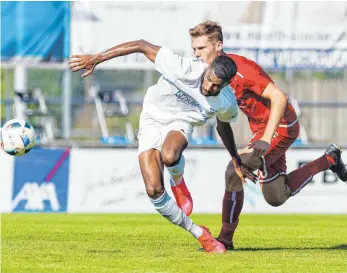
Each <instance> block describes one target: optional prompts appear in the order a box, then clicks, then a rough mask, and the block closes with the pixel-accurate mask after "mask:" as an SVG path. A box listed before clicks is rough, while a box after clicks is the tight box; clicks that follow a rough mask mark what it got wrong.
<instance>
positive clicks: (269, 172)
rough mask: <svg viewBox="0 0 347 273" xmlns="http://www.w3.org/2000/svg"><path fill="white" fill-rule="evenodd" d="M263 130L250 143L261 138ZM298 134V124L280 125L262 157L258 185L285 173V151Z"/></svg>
mask: <svg viewBox="0 0 347 273" xmlns="http://www.w3.org/2000/svg"><path fill="white" fill-rule="evenodd" d="M264 132H265V129H264V130H260V131H258V132H257V133H255V135H253V138H252V139H251V141H250V143H253V142H255V141H256V140H259V139H261V138H262V136H263V134H264ZM299 133H300V125H299V122H296V123H295V124H293V125H280V126H279V127H278V129H277V131H276V133H275V134H274V136H273V138H272V141H271V146H270V149H269V150H268V152H267V153H266V154H265V156H262V157H261V159H262V166H261V167H260V168H259V170H258V177H259V182H260V183H269V182H271V181H273V180H274V179H276V178H277V177H278V176H280V175H281V174H286V173H287V163H286V151H287V150H288V148H289V147H290V146H291V145H292V144H293V143H294V141H295V140H296V139H297V137H298V136H299Z"/></svg>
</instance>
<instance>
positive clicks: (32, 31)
mask: <svg viewBox="0 0 347 273" xmlns="http://www.w3.org/2000/svg"><path fill="white" fill-rule="evenodd" d="M69 55H70V3H69V2H64V1H43V2H30V1H28V2H27V1H25V2H24V1H14V2H1V61H10V60H11V59H12V58H15V57H16V58H18V57H20V58H23V57H27V58H28V57H30V58H35V59H38V60H40V61H52V62H61V61H63V60H64V59H66V58H68V57H69Z"/></svg>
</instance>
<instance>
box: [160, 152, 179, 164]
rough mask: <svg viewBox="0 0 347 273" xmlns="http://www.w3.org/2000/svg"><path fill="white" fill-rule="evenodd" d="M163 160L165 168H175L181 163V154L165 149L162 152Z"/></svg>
mask: <svg viewBox="0 0 347 273" xmlns="http://www.w3.org/2000/svg"><path fill="white" fill-rule="evenodd" d="M161 160H162V161H163V163H164V165H165V166H168V167H171V166H175V165H176V164H177V163H178V162H179V161H180V153H179V152H176V151H175V150H173V149H165V150H162V151H161Z"/></svg>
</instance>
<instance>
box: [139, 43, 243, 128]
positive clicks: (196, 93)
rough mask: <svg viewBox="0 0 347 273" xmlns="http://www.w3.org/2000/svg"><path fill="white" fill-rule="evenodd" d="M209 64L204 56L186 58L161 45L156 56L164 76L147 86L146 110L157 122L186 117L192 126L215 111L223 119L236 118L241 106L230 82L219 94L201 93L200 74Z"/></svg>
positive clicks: (144, 103)
mask: <svg viewBox="0 0 347 273" xmlns="http://www.w3.org/2000/svg"><path fill="white" fill-rule="evenodd" d="M207 66H208V65H207V64H205V63H204V62H202V61H201V60H198V59H191V58H183V57H181V56H179V55H177V54H174V53H173V52H172V51H171V50H169V49H167V48H164V47H162V48H161V49H160V50H159V52H158V54H157V56H156V59H155V68H156V70H157V71H158V72H160V73H161V74H162V76H161V77H160V79H159V80H158V83H157V84H156V85H154V86H151V87H149V88H148V90H147V94H146V96H145V98H144V102H143V114H145V115H146V116H149V117H151V118H153V119H155V120H156V121H158V122H163V123H167V122H171V121H185V122H188V123H190V124H191V125H193V126H196V125H202V124H204V123H206V121H207V120H208V119H210V118H212V117H213V116H215V115H217V116H218V118H219V119H220V120H221V121H224V122H233V121H235V120H236V117H237V114H238V106H237V102H236V98H235V96H234V92H233V90H232V88H231V87H230V86H229V85H228V86H226V87H224V88H223V89H222V90H221V92H220V94H219V95H218V96H209V97H206V96H204V95H203V94H201V91H200V86H201V81H202V79H201V77H202V75H203V73H204V71H205V69H206V67H207Z"/></svg>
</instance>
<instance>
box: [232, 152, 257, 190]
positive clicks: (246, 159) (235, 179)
mask: <svg viewBox="0 0 347 273" xmlns="http://www.w3.org/2000/svg"><path fill="white" fill-rule="evenodd" d="M252 152H253V149H249V148H248V147H246V148H244V149H243V150H242V151H241V152H240V158H241V161H242V163H243V164H245V165H246V166H248V167H249V168H250V169H252V170H256V169H258V168H259V167H260V166H261V160H260V158H259V157H254V156H252ZM225 189H226V190H227V191H238V190H241V189H242V180H241V179H240V177H239V176H238V175H237V174H236V172H235V168H234V165H233V163H232V161H230V162H229V164H228V166H227V169H226V171H225Z"/></svg>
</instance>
